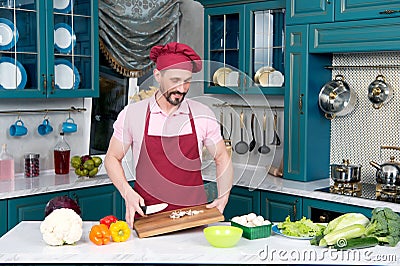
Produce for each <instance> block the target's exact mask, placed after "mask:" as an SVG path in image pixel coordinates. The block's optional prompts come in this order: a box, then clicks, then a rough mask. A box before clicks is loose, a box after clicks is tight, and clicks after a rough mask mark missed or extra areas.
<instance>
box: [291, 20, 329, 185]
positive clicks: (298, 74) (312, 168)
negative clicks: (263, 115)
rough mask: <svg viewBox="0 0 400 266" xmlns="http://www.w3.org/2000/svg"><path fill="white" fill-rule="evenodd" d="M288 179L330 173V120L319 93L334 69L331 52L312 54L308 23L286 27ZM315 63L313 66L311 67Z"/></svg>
mask: <svg viewBox="0 0 400 266" xmlns="http://www.w3.org/2000/svg"><path fill="white" fill-rule="evenodd" d="M286 31H287V32H286V40H287V42H286V43H287V49H286V65H287V67H286V71H285V76H286V77H290V79H289V81H287V83H286V88H285V89H286V90H285V110H284V112H285V114H284V115H285V136H284V138H285V140H284V143H285V147H284V178H285V179H292V180H297V181H311V180H316V179H321V178H327V177H328V176H329V140H330V136H329V132H330V122H329V120H328V119H325V118H324V116H323V114H321V111H320V109H319V106H318V94H319V91H320V89H321V88H322V86H323V85H324V83H326V82H327V81H329V80H330V79H331V72H330V71H328V70H326V69H325V68H324V66H326V65H329V64H330V62H331V58H330V55H327V54H324V55H322V54H321V55H319V56H317V55H312V54H309V53H308V32H309V28H308V25H299V26H288V27H286ZM311 66H313V67H311Z"/></svg>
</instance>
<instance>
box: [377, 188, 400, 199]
mask: <svg viewBox="0 0 400 266" xmlns="http://www.w3.org/2000/svg"><path fill="white" fill-rule="evenodd" d="M376 199H377V200H381V201H388V202H394V203H400V186H388V185H384V184H377V185H376Z"/></svg>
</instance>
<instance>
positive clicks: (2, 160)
mask: <svg viewBox="0 0 400 266" xmlns="http://www.w3.org/2000/svg"><path fill="white" fill-rule="evenodd" d="M13 178H14V157H13V156H12V155H11V154H10V153H8V151H7V144H3V146H2V150H1V153H0V180H8V179H13Z"/></svg>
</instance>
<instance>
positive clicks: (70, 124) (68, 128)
mask: <svg viewBox="0 0 400 266" xmlns="http://www.w3.org/2000/svg"><path fill="white" fill-rule="evenodd" d="M77 130H78V125H77V124H75V121H74V119H72V118H71V117H69V118H67V120H65V122H63V123H62V131H63V132H64V133H74V132H76V131H77Z"/></svg>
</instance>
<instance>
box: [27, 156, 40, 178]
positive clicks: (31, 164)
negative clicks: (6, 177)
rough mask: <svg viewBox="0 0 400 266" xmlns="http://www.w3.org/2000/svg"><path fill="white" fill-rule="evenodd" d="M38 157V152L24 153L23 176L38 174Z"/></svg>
mask: <svg viewBox="0 0 400 266" xmlns="http://www.w3.org/2000/svg"><path fill="white" fill-rule="evenodd" d="M39 157H40V155H39V154H38V153H27V154H25V155H24V162H25V177H36V176H38V175H39V169H40V167H39Z"/></svg>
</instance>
